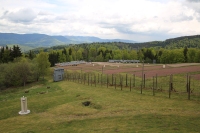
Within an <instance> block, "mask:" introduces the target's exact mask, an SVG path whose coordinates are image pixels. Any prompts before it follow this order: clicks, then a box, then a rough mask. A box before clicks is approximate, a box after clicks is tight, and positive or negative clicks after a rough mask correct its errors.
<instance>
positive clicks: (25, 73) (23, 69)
mask: <svg viewBox="0 0 200 133" xmlns="http://www.w3.org/2000/svg"><path fill="white" fill-rule="evenodd" d="M16 70H18V71H17V72H16V73H18V75H19V76H20V78H19V79H21V81H22V82H23V85H24V86H25V85H26V82H27V81H28V78H29V76H30V74H31V68H30V63H29V62H28V60H27V59H26V58H21V59H20V61H19V62H17V63H16Z"/></svg>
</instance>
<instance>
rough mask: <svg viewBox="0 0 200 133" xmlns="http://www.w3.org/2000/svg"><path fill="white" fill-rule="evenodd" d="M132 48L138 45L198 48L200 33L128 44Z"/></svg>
mask: <svg viewBox="0 0 200 133" xmlns="http://www.w3.org/2000/svg"><path fill="white" fill-rule="evenodd" d="M128 45H129V46H131V47H133V48H138V47H147V48H148V47H165V48H170V49H173V48H183V47H188V48H200V35H193V36H183V37H177V38H171V39H167V40H165V41H152V42H143V43H134V44H130V43H129V44H128Z"/></svg>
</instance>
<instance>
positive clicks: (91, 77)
mask: <svg viewBox="0 0 200 133" xmlns="http://www.w3.org/2000/svg"><path fill="white" fill-rule="evenodd" d="M65 77H66V79H67V80H69V81H73V82H78V83H81V84H84V85H86V84H87V85H88V86H89V85H91V86H92V85H94V86H95V87H96V86H97V84H99V83H100V85H101V86H103V85H105V83H106V86H107V88H108V86H114V88H115V89H116V88H117V86H120V89H121V90H123V87H124V85H123V83H124V81H123V76H119V85H117V77H116V76H114V74H112V75H111V82H110V79H109V75H108V74H107V75H106V82H103V74H99V73H98V76H96V74H90V73H66V75H65ZM169 78H170V79H169V90H168V92H169V98H171V92H172V91H173V90H174V88H173V75H170V76H169ZM157 79H158V76H157V74H156V76H153V79H152V93H153V96H155V90H156V89H157V88H158V80H157ZM145 82H146V77H145V74H143V77H142V81H141V84H140V93H141V94H142V93H143V88H145V84H146V83H145ZM190 82H191V76H189V75H188V74H187V82H186V91H187V93H188V100H190V94H191V90H190ZM128 86H129V89H130V91H131V90H132V88H133V87H136V75H135V74H133V75H132V77H130V78H129V84H128V75H127V74H126V76H125V87H128Z"/></svg>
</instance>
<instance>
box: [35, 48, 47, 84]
mask: <svg viewBox="0 0 200 133" xmlns="http://www.w3.org/2000/svg"><path fill="white" fill-rule="evenodd" d="M48 59H49V55H48V53H45V52H43V51H40V53H39V54H38V55H37V56H36V74H37V76H36V77H37V81H38V80H39V78H40V76H43V79H44V76H45V75H46V74H47V72H48V69H49V67H50V62H49V60H48Z"/></svg>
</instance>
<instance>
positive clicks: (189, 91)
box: [188, 76, 191, 100]
mask: <svg viewBox="0 0 200 133" xmlns="http://www.w3.org/2000/svg"><path fill="white" fill-rule="evenodd" d="M190 81H191V76H189V83H188V100H190V93H191V90H190Z"/></svg>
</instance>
